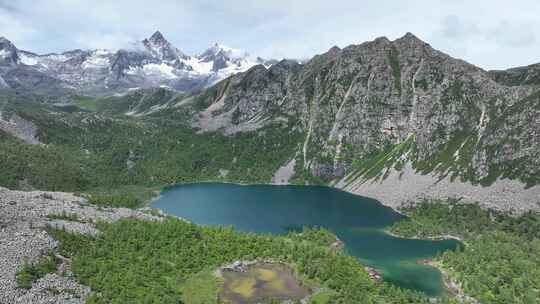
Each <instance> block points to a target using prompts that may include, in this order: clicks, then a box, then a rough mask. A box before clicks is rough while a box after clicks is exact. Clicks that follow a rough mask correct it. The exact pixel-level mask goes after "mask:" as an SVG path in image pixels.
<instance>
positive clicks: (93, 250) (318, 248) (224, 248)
mask: <svg viewBox="0 0 540 304" xmlns="http://www.w3.org/2000/svg"><path fill="white" fill-rule="evenodd" d="M98 227H99V229H100V230H101V231H102V232H103V233H102V234H100V235H99V236H97V237H96V238H92V237H88V236H81V235H74V234H69V233H66V232H64V231H61V230H50V233H51V234H52V235H53V236H54V237H55V238H56V239H58V240H59V241H60V252H61V254H63V255H66V256H69V257H72V269H73V272H74V274H75V276H76V277H77V279H78V280H80V281H81V282H82V283H83V284H86V285H88V286H90V287H91V288H92V290H93V291H95V293H94V295H93V296H92V298H91V299H90V300H89V303H182V302H185V303H189V302H188V301H186V299H185V298H184V295H183V293H182V290H183V285H184V284H186V283H187V282H189V284H190V288H191V289H192V290H193V289H196V288H197V286H194V285H193V284H197V283H196V282H198V281H197V280H193V279H191V278H193V277H194V276H195V277H198V276H200V274H201V273H205V272H206V273H208V271H209V270H210V271H212V270H213V269H216V268H217V267H219V266H221V265H224V264H227V263H230V262H232V261H235V260H254V259H260V258H269V259H273V260H275V261H282V262H287V263H290V264H291V265H293V266H294V268H295V269H296V271H297V273H298V274H299V276H300V278H301V279H302V280H306V282H308V281H309V282H319V283H320V284H322V285H323V286H324V287H326V288H330V289H332V290H334V291H335V293H332V297H331V299H330V301H329V303H343V304H349V303H428V299H427V298H425V297H423V296H422V295H420V294H418V293H415V292H412V291H407V290H401V289H399V288H397V287H393V286H390V285H386V284H385V283H383V284H381V285H376V284H375V283H374V282H373V281H371V279H370V278H369V276H368V275H367V273H366V271H365V270H364V268H363V267H362V265H360V264H359V263H358V261H357V260H356V259H355V258H353V257H351V256H349V255H346V254H344V253H342V252H339V251H335V250H331V249H330V248H329V247H328V246H326V245H327V243H328V241H329V235H331V234H329V233H328V232H325V231H323V230H317V231H309V230H304V232H303V233H302V234H299V235H294V237H293V236H292V235H290V236H285V237H275V236H265V235H255V234H245V233H238V232H235V231H234V230H233V229H231V228H218V227H200V226H196V225H194V224H190V223H187V222H184V221H182V220H178V219H173V218H169V219H165V220H164V221H162V222H150V221H140V220H132V219H126V220H121V221H119V222H117V223H114V224H104V223H102V224H99V225H98ZM333 239H335V237H333ZM293 240H294V241H293ZM321 244H325V246H322V245H321ZM200 281H201V282H203V283H204V282H207V281H205V280H200ZM194 282H195V283H194ZM214 292H215V291H214Z"/></svg>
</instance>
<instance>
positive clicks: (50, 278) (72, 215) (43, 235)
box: [0, 187, 161, 304]
mask: <svg viewBox="0 0 540 304" xmlns="http://www.w3.org/2000/svg"><path fill="white" fill-rule="evenodd" d="M128 217H129V218H137V219H143V220H160V219H161V217H159V216H153V215H149V214H146V213H143V212H141V211H135V210H131V209H125V208H98V207H96V206H94V205H89V204H87V203H86V200H85V199H83V198H81V197H78V196H74V195H72V194H69V193H62V192H42V191H34V192H22V191H11V190H8V189H6V188H1V187H0V303H6V304H8V303H10V304H11V303H85V300H86V298H87V297H88V296H89V294H90V288H88V287H86V286H83V285H81V284H79V283H78V282H77V281H76V280H75V278H74V277H73V275H72V273H71V270H70V260H69V259H67V258H65V257H62V256H61V255H60V254H59V253H58V250H57V249H58V248H57V247H58V242H57V241H56V240H54V239H53V238H52V237H51V236H50V235H49V234H48V233H47V232H46V230H45V227H46V226H47V225H48V226H52V227H55V228H58V229H65V230H66V231H69V232H73V233H81V234H86V235H95V234H97V233H99V231H98V230H96V229H95V227H94V223H96V222H98V221H105V222H114V221H117V220H119V219H121V218H128ZM48 252H53V254H54V255H55V258H56V259H57V260H58V261H59V265H58V270H57V271H56V272H53V273H49V274H46V275H45V276H44V277H42V278H39V279H38V280H37V281H35V282H33V284H32V287H31V288H30V289H23V288H18V287H17V281H16V274H17V272H18V271H20V270H21V269H22V268H23V265H24V263H25V262H29V263H36V262H38V261H40V260H41V259H43V257H44V256H46V255H47V253H48Z"/></svg>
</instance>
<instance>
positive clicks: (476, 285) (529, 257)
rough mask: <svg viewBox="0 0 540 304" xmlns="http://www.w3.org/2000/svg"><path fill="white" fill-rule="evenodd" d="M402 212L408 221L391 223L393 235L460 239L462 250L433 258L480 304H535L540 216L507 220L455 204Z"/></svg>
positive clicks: (539, 292) (539, 286)
mask: <svg viewBox="0 0 540 304" xmlns="http://www.w3.org/2000/svg"><path fill="white" fill-rule="evenodd" d="M403 211H404V212H405V213H406V214H407V215H409V216H410V218H411V220H408V221H401V222H398V223H396V224H395V225H394V226H393V227H392V228H391V231H392V232H393V233H396V234H399V235H403V236H409V237H412V236H420V237H427V236H441V235H448V234H450V235H454V236H459V237H461V238H463V240H464V242H465V243H466V246H465V247H464V248H463V249H462V250H458V251H454V252H453V251H448V252H445V253H444V254H443V255H442V256H440V257H439V258H438V259H439V260H440V262H441V264H442V265H443V267H444V268H445V269H448V271H449V272H450V274H451V276H452V277H453V278H455V279H456V280H457V281H458V282H460V283H462V285H463V288H464V290H465V292H466V293H468V294H469V295H471V296H473V297H474V298H476V299H477V300H479V301H480V302H481V303H494V304H512V303H526V304H533V303H539V302H540V214H538V213H534V212H529V213H526V214H524V215H522V216H520V217H510V216H505V215H504V214H501V213H499V212H496V211H492V210H483V209H481V208H480V207H479V206H477V205H467V204H459V203H457V202H453V204H443V203H436V202H432V203H429V202H424V203H422V204H420V205H417V206H415V207H408V208H405V209H404V210H403Z"/></svg>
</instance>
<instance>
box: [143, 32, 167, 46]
mask: <svg viewBox="0 0 540 304" xmlns="http://www.w3.org/2000/svg"><path fill="white" fill-rule="evenodd" d="M148 40H150V41H152V42H154V43H158V42H167V39H165V37H163V34H161V32H160V31H155V32H154V34H152V36H150V38H148Z"/></svg>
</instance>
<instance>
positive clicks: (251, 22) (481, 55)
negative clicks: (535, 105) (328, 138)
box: [0, 0, 540, 69]
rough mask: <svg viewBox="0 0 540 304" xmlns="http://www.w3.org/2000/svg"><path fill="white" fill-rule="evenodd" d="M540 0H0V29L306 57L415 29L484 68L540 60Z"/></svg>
mask: <svg viewBox="0 0 540 304" xmlns="http://www.w3.org/2000/svg"><path fill="white" fill-rule="evenodd" d="M539 12H540V1H538V0H514V1H508V0H476V1H467V0H452V1H446V0H445V1H443V0H407V1H401V0H374V1H371V0H324V1H320V0H226V1H217V0H214V1H211V0H176V1H175V0H159V1H148V0H115V1H109V0H84V1H83V0H16V1H15V0H0V36H5V37H6V38H8V39H10V40H11V41H12V42H13V43H15V45H16V46H17V47H19V48H21V49H27V50H32V51H35V52H38V53H47V52H59V51H64V50H68V49H73V48H120V47H122V46H124V45H126V44H128V43H129V42H131V41H134V40H136V39H143V38H145V37H147V36H149V35H151V34H152V33H153V32H154V31H155V30H156V29H159V30H160V31H161V32H162V33H163V34H164V36H165V37H166V38H168V39H169V40H170V41H171V42H172V43H173V44H175V45H176V46H177V47H179V48H180V49H182V50H183V51H184V52H186V53H188V54H196V53H200V52H202V51H203V50H204V49H205V48H207V47H208V46H209V45H210V44H212V43H214V42H219V43H222V44H225V45H228V46H231V47H236V48H242V49H245V50H246V51H248V52H250V53H251V54H253V55H257V56H263V57H266V58H283V57H289V58H308V57H311V56H312V55H314V54H317V53H321V52H324V51H326V50H328V49H329V48H330V47H332V46H333V45H337V46H340V47H344V46H347V45H349V44H353V43H360V42H363V41H366V40H372V39H374V38H376V37H378V36H387V37H388V38H390V39H395V38H398V37H400V36H402V35H404V34H405V33H406V32H408V31H409V32H412V33H414V34H416V35H417V36H418V37H420V38H421V39H423V40H425V41H426V42H429V43H430V44H431V45H432V46H433V47H435V48H437V49H440V50H442V51H444V52H446V53H448V54H450V55H452V56H454V57H458V58H462V59H465V60H467V61H469V62H471V63H474V64H476V65H478V66H481V67H483V68H486V69H496V68H497V69H500V68H508V67H512V66H519V65H527V64H531V63H536V62H540V18H538V14H539Z"/></svg>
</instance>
